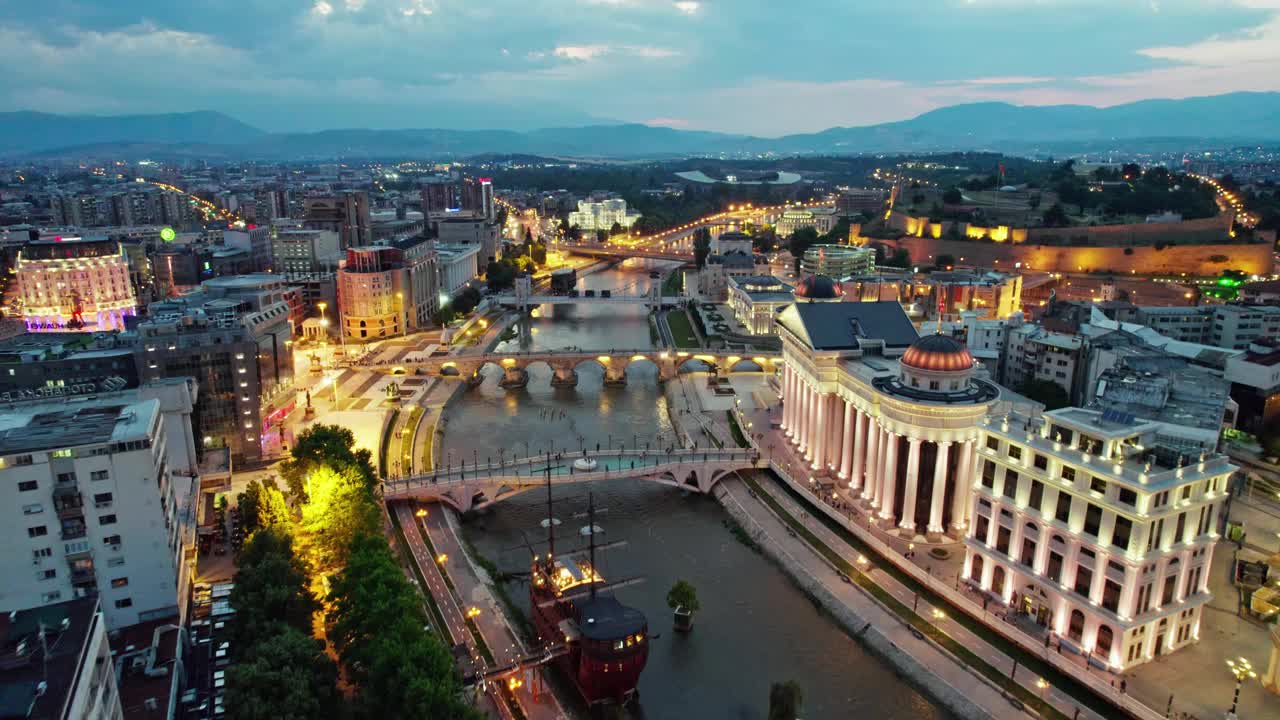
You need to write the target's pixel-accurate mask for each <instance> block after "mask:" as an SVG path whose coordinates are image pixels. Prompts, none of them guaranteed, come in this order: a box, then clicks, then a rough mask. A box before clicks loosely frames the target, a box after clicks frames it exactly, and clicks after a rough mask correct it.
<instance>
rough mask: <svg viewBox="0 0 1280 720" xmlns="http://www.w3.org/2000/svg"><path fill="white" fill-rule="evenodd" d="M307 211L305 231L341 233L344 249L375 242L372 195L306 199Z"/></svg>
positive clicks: (360, 192)
mask: <svg viewBox="0 0 1280 720" xmlns="http://www.w3.org/2000/svg"><path fill="white" fill-rule="evenodd" d="M303 208H304V209H303V213H304V214H303V220H302V226H303V228H305V229H308V230H328V231H330V232H335V233H337V234H338V247H339V249H341V250H345V249H347V248H350V247H361V246H364V245H368V244H370V243H371V242H373V221H372V219H371V218H370V215H369V193H367V192H365V191H364V190H345V191H343V192H341V193H339V194H337V195H331V196H323V197H309V198H305V199H304V200H303Z"/></svg>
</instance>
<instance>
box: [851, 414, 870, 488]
mask: <svg viewBox="0 0 1280 720" xmlns="http://www.w3.org/2000/svg"><path fill="white" fill-rule="evenodd" d="M854 412H856V413H857V414H858V419H857V421H856V424H855V425H854V429H853V463H852V464H851V466H850V468H849V487H851V488H853V489H855V490H856V489H858V488H859V487H862V469H863V466H864V465H865V464H866V462H867V414H866V413H864V412H862V411H861V410H855V411H854ZM866 495H867V494H866V493H865V492H864V493H863V494H862V496H863V497H866Z"/></svg>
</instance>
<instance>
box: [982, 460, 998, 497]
mask: <svg viewBox="0 0 1280 720" xmlns="http://www.w3.org/2000/svg"><path fill="white" fill-rule="evenodd" d="M982 486H983V487H985V488H987V489H988V490H990V489H991V488H994V487H995V486H996V464H995V463H993V462H991V461H990V460H984V461H983V463H982Z"/></svg>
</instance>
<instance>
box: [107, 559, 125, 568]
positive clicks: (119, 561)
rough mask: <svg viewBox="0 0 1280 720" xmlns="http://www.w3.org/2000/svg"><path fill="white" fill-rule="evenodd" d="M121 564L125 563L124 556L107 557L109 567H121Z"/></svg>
mask: <svg viewBox="0 0 1280 720" xmlns="http://www.w3.org/2000/svg"><path fill="white" fill-rule="evenodd" d="M121 565H124V558H122V557H113V558H107V567H120V566H121Z"/></svg>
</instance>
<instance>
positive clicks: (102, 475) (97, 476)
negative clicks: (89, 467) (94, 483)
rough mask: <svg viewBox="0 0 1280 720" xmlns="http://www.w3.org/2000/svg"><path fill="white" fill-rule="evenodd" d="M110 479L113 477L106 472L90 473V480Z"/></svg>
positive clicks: (96, 471) (95, 471)
mask: <svg viewBox="0 0 1280 720" xmlns="http://www.w3.org/2000/svg"><path fill="white" fill-rule="evenodd" d="M109 477H111V475H110V473H108V472H107V471H106V470H94V471H93V472H91V473H89V479H90V480H106V479H107V478H109Z"/></svg>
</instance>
